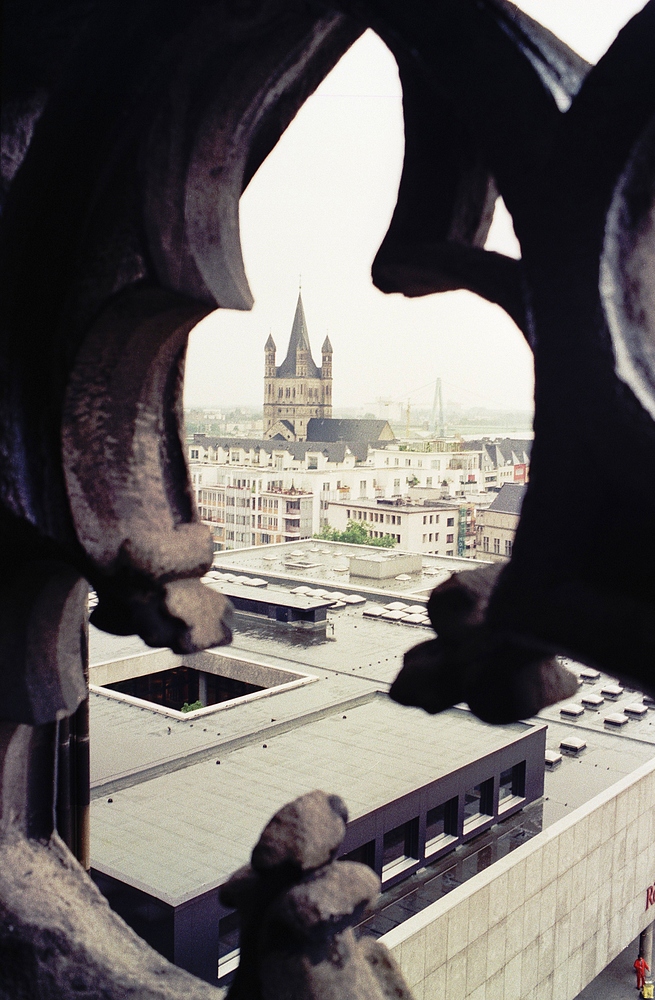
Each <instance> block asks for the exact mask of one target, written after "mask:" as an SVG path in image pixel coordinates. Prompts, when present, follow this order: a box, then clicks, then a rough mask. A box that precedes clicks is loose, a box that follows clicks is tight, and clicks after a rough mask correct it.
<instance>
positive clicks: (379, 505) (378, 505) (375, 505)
mask: <svg viewBox="0 0 655 1000" xmlns="http://www.w3.org/2000/svg"><path fill="white" fill-rule="evenodd" d="M427 489H431V487H427ZM435 492H437V491H436V490H435ZM330 503H336V504H340V505H341V506H342V507H366V508H372V509H373V510H380V509H382V510H385V511H386V510H388V511H394V510H395V509H396V508H398V509H399V510H402V511H407V510H409V511H416V510H418V511H424V510H425V508H426V507H429V508H430V510H459V508H460V507H461V506H462V503H461V502H460V500H430V499H419V498H417V499H415V500H412V499H411V498H409V499H408V498H407V497H406V496H402V497H401V496H398V497H377V498H376V499H367V498H362V499H360V500H355V499H350V500H331V501H330Z"/></svg>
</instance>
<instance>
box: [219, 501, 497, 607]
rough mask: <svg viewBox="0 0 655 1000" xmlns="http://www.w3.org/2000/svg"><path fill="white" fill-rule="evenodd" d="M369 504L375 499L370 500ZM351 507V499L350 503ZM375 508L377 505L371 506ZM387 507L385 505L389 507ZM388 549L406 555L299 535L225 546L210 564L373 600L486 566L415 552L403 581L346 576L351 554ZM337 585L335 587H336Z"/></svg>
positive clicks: (425, 588)
mask: <svg viewBox="0 0 655 1000" xmlns="http://www.w3.org/2000/svg"><path fill="white" fill-rule="evenodd" d="M371 503H372V504H373V505H374V506H375V502H374V501H371ZM351 506H352V504H351ZM376 509H379V508H378V507H376ZM390 509H391V508H390ZM394 552H398V553H401V554H406V553H405V550H399V549H382V548H377V547H376V546H372V545H351V544H349V543H347V542H331V541H325V540H323V539H305V540H304V541H298V542H282V543H280V544H279V545H257V546H251V547H249V548H244V549H229V550H225V551H223V552H217V553H215V555H214V565H215V566H216V567H217V568H218V569H225V570H229V571H232V570H235V571H237V572H242V573H248V574H253V575H256V576H259V577H263V578H264V579H267V580H269V581H270V582H271V584H276V585H278V586H288V587H289V588H291V587H295V586H296V585H297V584H298V583H307V584H314V585H316V586H320V585H321V584H325V583H329V584H334V585H335V586H334V588H333V589H340V590H346V589H347V590H351V591H355V592H360V591H362V588H364V590H365V591H366V593H368V594H370V595H371V596H372V598H373V599H377V598H378V597H380V596H381V597H384V598H389V597H391V596H392V595H398V596H400V597H403V596H404V597H407V596H408V595H411V594H413V595H417V596H419V595H423V596H427V595H428V594H429V593H430V592H431V591H432V590H433V589H434V587H436V586H437V585H438V584H440V583H443V582H444V580H447V579H448V577H449V576H450V575H451V574H452V573H458V572H461V571H462V570H469V569H479V567H480V566H484V565H486V562H485V561H484V560H482V559H464V558H460V557H458V556H432V555H426V554H422V555H421V570H420V571H419V572H417V573H412V574H408V575H409V576H410V579H409V580H395V579H393V578H392V579H390V580H379V581H376V586H375V588H371V587H370V586H367V584H366V583H365V581H364V580H362V578H361V577H357V576H353V577H352V578H351V576H350V558H351V556H357V557H361V556H362V555H364V556H373V555H380V554H382V555H383V556H387V555H388V556H391V555H393V553H394ZM337 585H338V587H337ZM362 592H363V591H362Z"/></svg>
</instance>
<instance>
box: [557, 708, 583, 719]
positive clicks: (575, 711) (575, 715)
mask: <svg viewBox="0 0 655 1000" xmlns="http://www.w3.org/2000/svg"><path fill="white" fill-rule="evenodd" d="M559 714H560V715H565V716H567V718H570V719H579V718H580V716H581V715H584V708H583V706H582V705H562V707H561V708H560V710H559Z"/></svg>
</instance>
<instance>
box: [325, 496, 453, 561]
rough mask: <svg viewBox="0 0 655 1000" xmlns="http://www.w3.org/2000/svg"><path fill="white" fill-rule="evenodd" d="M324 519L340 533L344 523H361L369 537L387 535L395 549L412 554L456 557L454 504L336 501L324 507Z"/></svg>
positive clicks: (343, 528) (405, 501)
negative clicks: (325, 508)
mask: <svg viewBox="0 0 655 1000" xmlns="http://www.w3.org/2000/svg"><path fill="white" fill-rule="evenodd" d="M328 520H329V522H330V525H331V526H332V527H333V528H336V529H337V530H338V531H344V530H345V529H346V526H347V524H348V521H357V522H358V523H359V522H361V523H362V524H363V525H364V526H365V527H366V530H367V532H368V534H369V536H370V537H371V538H384V537H386V536H388V535H390V536H391V537H392V538H393V539H394V541H395V542H396V544H397V545H398V547H399V548H401V549H407V550H410V551H412V552H421V553H426V554H430V555H438V556H456V555H457V554H458V531H459V504H457V503H448V502H443V503H412V502H410V501H408V500H404V499H402V498H401V497H398V498H395V499H393V498H391V499H388V498H385V497H380V498H378V499H376V500H356V501H351V500H347V501H346V500H337V501H333V502H330V503H329V505H328Z"/></svg>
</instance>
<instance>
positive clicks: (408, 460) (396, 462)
mask: <svg viewBox="0 0 655 1000" xmlns="http://www.w3.org/2000/svg"><path fill="white" fill-rule="evenodd" d="M384 464H385V465H389V464H390V459H389V458H385V460H384ZM393 464H394V465H400V459H399V458H394V460H393ZM405 467H406V468H410V469H411V467H412V460H411V458H406V459H405ZM415 468H417V469H422V468H423V459H422V458H419V459H417V460H416V466H415ZM430 468H431V469H441V462H440V461H438V460H434V461H432V462H430ZM473 468H475V466H473ZM428 485H432V480H430V482H429V483H428Z"/></svg>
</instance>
